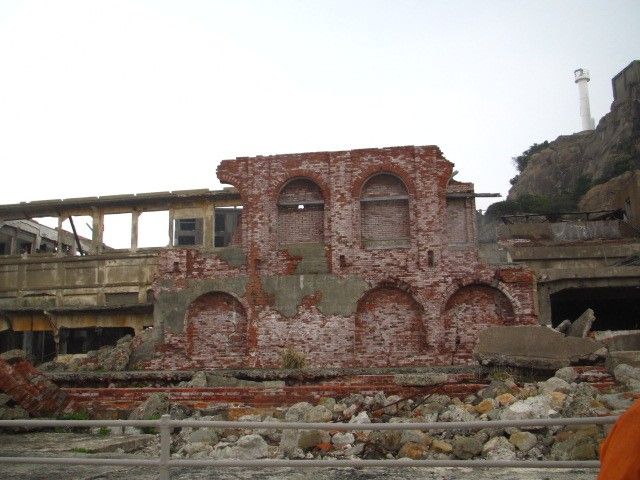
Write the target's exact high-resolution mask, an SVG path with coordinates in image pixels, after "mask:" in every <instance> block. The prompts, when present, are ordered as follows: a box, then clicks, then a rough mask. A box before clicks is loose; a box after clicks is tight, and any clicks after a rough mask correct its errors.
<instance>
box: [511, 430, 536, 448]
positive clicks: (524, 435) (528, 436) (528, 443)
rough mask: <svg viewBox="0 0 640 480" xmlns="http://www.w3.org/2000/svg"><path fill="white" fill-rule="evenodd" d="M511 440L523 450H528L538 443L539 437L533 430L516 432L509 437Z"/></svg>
mask: <svg viewBox="0 0 640 480" xmlns="http://www.w3.org/2000/svg"><path fill="white" fill-rule="evenodd" d="M509 442H510V443H511V444H512V445H513V446H515V447H516V448H517V449H518V450H520V451H521V452H528V451H529V450H531V449H532V448H533V447H535V446H536V443H538V438H537V437H536V436H535V435H534V434H533V433H531V432H515V433H512V434H511V436H510V437H509Z"/></svg>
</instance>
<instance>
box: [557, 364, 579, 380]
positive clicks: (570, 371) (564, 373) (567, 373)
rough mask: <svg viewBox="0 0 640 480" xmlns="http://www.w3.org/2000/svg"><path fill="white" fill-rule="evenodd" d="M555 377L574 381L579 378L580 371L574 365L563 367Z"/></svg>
mask: <svg viewBox="0 0 640 480" xmlns="http://www.w3.org/2000/svg"><path fill="white" fill-rule="evenodd" d="M555 377H557V378H561V379H562V380H564V381H565V382H567V383H573V382H575V381H576V379H577V378H578V372H576V370H575V368H573V367H563V368H561V369H560V370H558V371H557V372H556V374H555Z"/></svg>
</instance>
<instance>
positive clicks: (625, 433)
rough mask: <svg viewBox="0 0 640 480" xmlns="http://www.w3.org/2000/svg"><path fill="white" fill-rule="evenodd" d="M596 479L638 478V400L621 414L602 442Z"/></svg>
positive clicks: (639, 475)
mask: <svg viewBox="0 0 640 480" xmlns="http://www.w3.org/2000/svg"><path fill="white" fill-rule="evenodd" d="M598 480H640V400H636V401H635V402H634V404H633V405H631V407H630V408H629V409H628V410H627V411H626V412H625V413H623V414H622V416H621V417H620V418H619V419H618V421H617V422H616V424H615V425H614V426H613V429H612V430H611V432H609V435H608V436H607V438H606V439H605V441H604V442H602V445H601V446H600V474H599V475H598Z"/></svg>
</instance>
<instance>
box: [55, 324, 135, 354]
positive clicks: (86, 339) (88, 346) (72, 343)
mask: <svg viewBox="0 0 640 480" xmlns="http://www.w3.org/2000/svg"><path fill="white" fill-rule="evenodd" d="M134 334H135V333H134V330H133V328H123V327H109V328H99V327H97V328H61V329H60V353H61V354H65V353H66V354H73V353H87V352H89V351H91V350H98V349H99V348H101V347H104V346H105V345H110V346H114V345H115V344H116V343H117V342H118V340H119V339H120V338H122V337H124V336H125V335H131V336H133V335H134Z"/></svg>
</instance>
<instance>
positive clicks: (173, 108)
mask: <svg viewBox="0 0 640 480" xmlns="http://www.w3.org/2000/svg"><path fill="white" fill-rule="evenodd" d="M639 25H640V2H639V1H638V0H629V1H624V0H607V1H604V0H603V1H585V0H581V1H573V0H572V1H544V0H536V1H513V0H512V1H492V2H482V1H399V0H398V1H391V0H389V1H372V0H369V1H349V0H340V1H286V0H280V1H271V2H267V1H254V2H251V1H227V2H222V1H173V2H170V1H146V2H145V1H124V2H119V1H111V0H110V1H101V2H99V1H89V0H80V1H64V0H59V1H25V2H21V1H12V0H2V1H1V2H0V165H1V166H2V169H1V173H0V178H1V179H2V187H1V188H0V203H13V202H19V201H26V200H37V199H48V198H68V197H78V196H91V195H106V194H119V193H136V192H147V191H163V190H177V189H188V188H217V187H218V186H219V183H218V181H217V179H216V177H215V168H216V165H217V163H218V162H219V161H220V160H222V159H226V158H234V157H236V156H247V155H249V156H253V155H259V154H274V153H292V152H305V151H322V150H342V149H353V148H363V147H382V146H394V145H410V144H414V145H425V144H436V145H439V146H440V148H441V149H442V150H443V152H444V154H445V156H446V157H447V158H448V159H449V160H451V161H452V162H454V163H455V164H456V169H457V170H459V171H460V173H459V175H458V177H457V178H458V179H460V180H467V181H473V182H475V185H476V190H477V191H480V192H501V193H503V194H505V193H506V192H507V190H508V187H509V182H508V181H509V178H511V177H512V176H513V175H515V170H514V168H513V165H512V163H511V157H512V156H515V155H517V154H519V153H521V152H522V151H523V150H525V149H526V148H527V147H528V146H529V145H531V144H532V143H534V142H540V141H542V140H545V139H548V140H552V139H554V138H556V137H557V136H558V135H561V134H570V133H573V132H575V131H577V130H579V127H580V118H579V109H578V91H577V87H576V85H575V84H574V83H573V78H572V77H573V70H574V69H575V68H577V67H585V68H588V69H590V70H591V76H592V80H591V83H590V85H589V86H590V94H591V108H592V113H593V116H594V117H595V119H596V122H597V121H598V120H599V119H600V117H601V116H602V115H604V114H605V113H606V112H608V110H609V106H610V103H611V101H612V94H611V84H610V79H611V77H612V76H613V75H615V74H616V73H617V72H618V71H620V70H621V69H622V68H623V67H625V66H626V65H627V64H628V63H629V62H630V61H631V60H633V59H637V58H640V27H639ZM486 205H487V202H486V201H484V202H479V205H478V206H479V207H483V208H485V207H486Z"/></svg>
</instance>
